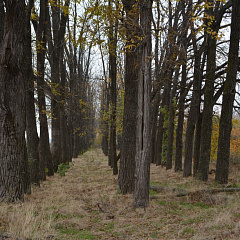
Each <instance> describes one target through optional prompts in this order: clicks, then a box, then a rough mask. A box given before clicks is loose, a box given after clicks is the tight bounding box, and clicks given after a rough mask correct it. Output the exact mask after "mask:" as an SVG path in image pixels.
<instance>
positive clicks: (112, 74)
mask: <svg viewBox="0 0 240 240" xmlns="http://www.w3.org/2000/svg"><path fill="white" fill-rule="evenodd" d="M117 5H118V2H116V11H118V6H117ZM109 22H110V26H109V79H110V137H109V154H108V155H109V156H108V157H109V162H110V164H111V167H112V168H113V175H117V174H118V166H117V153H116V150H117V146H116V137H117V132H116V110H117V86H116V85H117V32H118V29H117V28H118V19H117V17H116V16H115V17H114V11H113V6H112V0H109Z"/></svg>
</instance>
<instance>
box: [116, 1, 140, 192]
mask: <svg viewBox="0 0 240 240" xmlns="http://www.w3.org/2000/svg"><path fill="white" fill-rule="evenodd" d="M132 4H135V1H133V2H132ZM124 8H125V11H126V22H125V25H126V38H127V40H128V41H129V44H132V43H131V42H130V40H131V39H134V40H135V41H137V40H136V39H135V38H136V36H137V34H138V32H137V31H138V11H136V9H133V5H131V6H128V5H124ZM127 44H128V43H127ZM136 44H137V42H135V45H136ZM126 46H128V45H126ZM126 49H128V48H126ZM137 60H138V55H137V52H136V51H128V50H126V58H125V79H124V80H125V98H124V114H123V133H122V148H121V157H120V166H119V177H118V186H119V189H120V191H121V193H123V194H126V193H132V192H133V191H134V185H135V182H134V180H135V177H134V172H135V155H136V122H137V90H138V88H137V86H138V85H137V84H138V82H137V65H138V63H137Z"/></svg>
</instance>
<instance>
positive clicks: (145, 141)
mask: <svg viewBox="0 0 240 240" xmlns="http://www.w3.org/2000/svg"><path fill="white" fill-rule="evenodd" d="M139 4H140V24H141V28H142V31H143V37H144V39H143V41H142V43H141V47H140V56H141V59H140V63H139V64H140V66H139V76H138V79H139V82H138V108H137V140H136V170H135V177H136V180H135V190H134V207H144V208H145V207H147V206H148V205H149V182H150V156H151V147H150V141H151V132H150V113H151V102H150V93H151V51H152V43H151V18H152V1H151V0H144V1H141V2H140V3H139Z"/></svg>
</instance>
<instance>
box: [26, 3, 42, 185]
mask: <svg viewBox="0 0 240 240" xmlns="http://www.w3.org/2000/svg"><path fill="white" fill-rule="evenodd" d="M32 8H33V0H31V1H29V5H28V8H27V18H26V44H25V55H26V56H27V57H26V60H25V66H26V84H27V89H26V133H27V152H28V162H29V169H30V176H31V182H32V183H34V184H36V185H38V186H39V185H40V175H39V152H38V142H39V137H38V133H37V125H36V112H35V103H34V101H35V99H34V78H35V76H34V74H33V70H32V47H31V40H32V39H31V37H32V36H31V24H30V15H31V10H32Z"/></svg>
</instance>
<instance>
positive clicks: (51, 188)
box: [0, 149, 240, 240]
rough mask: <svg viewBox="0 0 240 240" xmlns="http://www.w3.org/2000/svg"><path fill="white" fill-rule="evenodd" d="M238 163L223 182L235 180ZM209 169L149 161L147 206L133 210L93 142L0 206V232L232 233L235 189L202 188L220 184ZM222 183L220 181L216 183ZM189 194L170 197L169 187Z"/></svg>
mask: <svg viewBox="0 0 240 240" xmlns="http://www.w3.org/2000/svg"><path fill="white" fill-rule="evenodd" d="M239 176H240V171H239V169H238V168H237V167H236V166H234V167H232V170H231V175H230V184H231V185H232V186H231V187H239V185H240V182H239V179H240V178H239ZM213 178H214V176H213V175H210V179H209V181H208V182H205V183H202V182H199V181H197V180H194V179H193V178H192V177H190V178H183V177H182V172H179V173H175V172H174V171H173V170H168V171H166V170H165V169H164V168H162V167H160V166H159V167H156V166H155V165H153V164H152V165H151V185H157V186H161V187H162V191H161V192H160V193H157V192H155V191H152V190H150V197H151V200H150V206H149V207H148V208H146V209H134V208H133V207H132V206H133V196H132V195H131V194H129V195H121V194H119V191H118V187H117V177H116V176H113V175H112V170H111V168H110V167H108V165H107V158H106V157H105V156H104V155H103V153H102V152H101V150H100V149H92V150H90V151H88V152H87V153H85V154H84V155H82V156H79V158H76V159H73V163H72V164H71V167H70V169H66V174H65V176H61V175H58V174H55V176H53V177H49V178H48V179H47V181H45V182H42V183H41V188H38V187H33V193H32V194H31V195H30V196H26V197H25V202H24V203H16V204H10V205H7V204H5V203H1V205H0V239H18V240H27V239H28V240H29V239H32V240H33V239H55V240H57V239H59V240H63V239H64V240H67V239H72V240H73V239H196V240H200V239H224V240H225V239H231V240H232V239H239V236H240V199H239V195H240V194H239V193H231V194H229V193H219V194H214V195H212V194H211V195H210V194H202V193H201V192H200V190H202V189H212V188H222V187H223V186H219V185H217V184H216V183H215V182H214V180H213ZM224 187H225V186H224ZM179 188H180V189H185V190H187V191H191V192H192V193H191V194H189V195H188V196H183V197H177V196H176V191H173V189H179Z"/></svg>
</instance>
